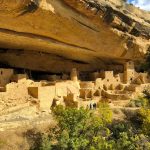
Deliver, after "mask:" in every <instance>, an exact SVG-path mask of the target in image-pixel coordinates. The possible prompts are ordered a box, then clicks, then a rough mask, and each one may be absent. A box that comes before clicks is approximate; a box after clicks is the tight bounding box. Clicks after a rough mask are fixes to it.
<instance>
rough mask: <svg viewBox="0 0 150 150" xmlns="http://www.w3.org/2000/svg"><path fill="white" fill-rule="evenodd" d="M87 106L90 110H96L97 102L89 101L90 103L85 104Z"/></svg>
mask: <svg viewBox="0 0 150 150" xmlns="http://www.w3.org/2000/svg"><path fill="white" fill-rule="evenodd" d="M87 107H88V108H90V110H96V108H97V104H96V103H90V105H87Z"/></svg>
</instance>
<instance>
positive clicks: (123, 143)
mask: <svg viewBox="0 0 150 150" xmlns="http://www.w3.org/2000/svg"><path fill="white" fill-rule="evenodd" d="M111 131H112V133H113V134H112V139H113V140H114V141H115V143H116V145H115V150H120V149H121V150H144V149H145V147H146V148H147V149H149V148H150V143H149V140H148V138H147V137H146V136H145V135H143V134H141V133H138V131H137V130H134V129H133V127H132V125H131V124H130V123H129V122H118V123H117V122H115V123H113V124H112V126H111Z"/></svg>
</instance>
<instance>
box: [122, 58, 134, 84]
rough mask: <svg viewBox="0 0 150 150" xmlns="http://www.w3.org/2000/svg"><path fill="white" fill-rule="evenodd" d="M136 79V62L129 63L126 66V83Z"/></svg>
mask: <svg viewBox="0 0 150 150" xmlns="http://www.w3.org/2000/svg"><path fill="white" fill-rule="evenodd" d="M134 77H135V68H134V62H133V61H128V62H126V63H125V64H124V82H125V83H126V84H127V83H131V82H132V81H133V79H134Z"/></svg>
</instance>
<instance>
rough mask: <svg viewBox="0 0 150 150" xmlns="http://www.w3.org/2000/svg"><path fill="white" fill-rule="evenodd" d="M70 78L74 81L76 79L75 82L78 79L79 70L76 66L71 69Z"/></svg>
mask: <svg viewBox="0 0 150 150" xmlns="http://www.w3.org/2000/svg"><path fill="white" fill-rule="evenodd" d="M70 78H71V80H72V81H75V82H76V81H78V72H77V69H76V68H73V69H72V70H71V74H70Z"/></svg>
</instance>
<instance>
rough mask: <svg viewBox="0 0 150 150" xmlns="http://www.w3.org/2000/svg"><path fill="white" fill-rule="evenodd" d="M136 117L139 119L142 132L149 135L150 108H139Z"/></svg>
mask: <svg viewBox="0 0 150 150" xmlns="http://www.w3.org/2000/svg"><path fill="white" fill-rule="evenodd" d="M137 117H138V118H139V120H140V121H141V127H142V131H143V133H145V134H146V135H148V136H150V109H144V108H142V109H140V110H139V112H138V116H137Z"/></svg>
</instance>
